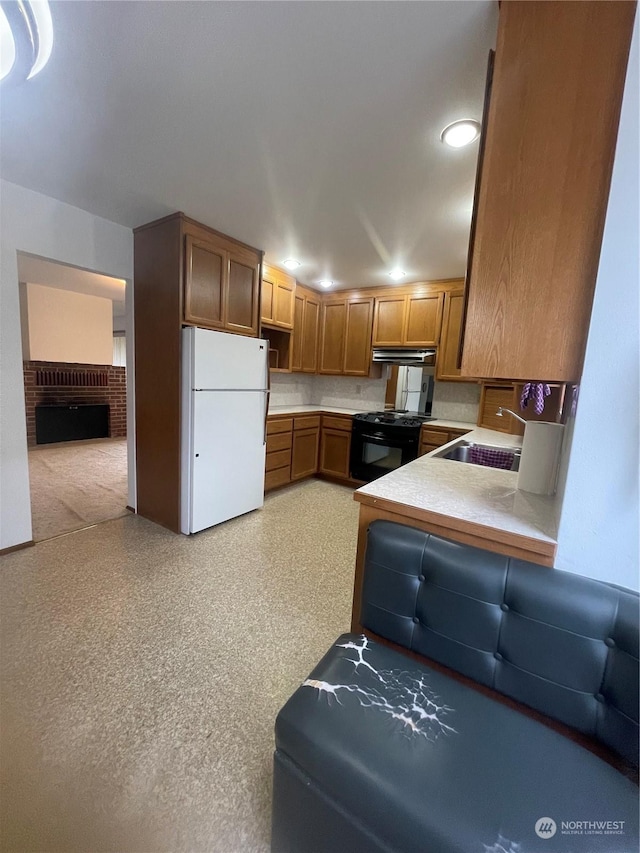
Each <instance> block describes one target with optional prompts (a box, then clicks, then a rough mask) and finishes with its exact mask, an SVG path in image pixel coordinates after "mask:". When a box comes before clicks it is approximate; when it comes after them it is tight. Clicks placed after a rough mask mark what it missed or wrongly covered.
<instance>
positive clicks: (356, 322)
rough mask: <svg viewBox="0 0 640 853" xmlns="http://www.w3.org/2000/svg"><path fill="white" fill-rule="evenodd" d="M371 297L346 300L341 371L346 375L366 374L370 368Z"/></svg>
mask: <svg viewBox="0 0 640 853" xmlns="http://www.w3.org/2000/svg"><path fill="white" fill-rule="evenodd" d="M372 321H373V299H349V300H347V308H346V317H345V324H346V328H345V342H344V360H343V365H342V372H343V373H344V374H345V375H346V376H368V375H369V372H370V370H371V331H372Z"/></svg>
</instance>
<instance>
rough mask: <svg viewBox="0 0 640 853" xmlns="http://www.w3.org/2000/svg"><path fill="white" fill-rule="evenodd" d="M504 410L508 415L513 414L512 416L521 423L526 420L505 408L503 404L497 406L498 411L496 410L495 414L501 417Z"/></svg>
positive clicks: (524, 422)
mask: <svg viewBox="0 0 640 853" xmlns="http://www.w3.org/2000/svg"><path fill="white" fill-rule="evenodd" d="M505 412H506V413H507V414H509V415H513V417H514V418H517V419H518V420H519V421H520V422H521V423H523V424H526V421H525V419H524V418H521V417H520V415H516V413H515V412H512V411H511V409H505V408H504V407H503V406H498V411H497V412H496V415H497V416H498V417H499V418H501V417H502V416H503V415H504V413H505Z"/></svg>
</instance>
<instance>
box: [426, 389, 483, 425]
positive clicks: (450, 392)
mask: <svg viewBox="0 0 640 853" xmlns="http://www.w3.org/2000/svg"><path fill="white" fill-rule="evenodd" d="M479 404H480V386H479V385H478V384H476V383H475V382H436V384H435V388H434V391H433V408H432V414H433V416H434V417H436V418H442V419H443V420H447V421H464V422H465V423H473V424H475V423H476V421H477V420H478V405H479Z"/></svg>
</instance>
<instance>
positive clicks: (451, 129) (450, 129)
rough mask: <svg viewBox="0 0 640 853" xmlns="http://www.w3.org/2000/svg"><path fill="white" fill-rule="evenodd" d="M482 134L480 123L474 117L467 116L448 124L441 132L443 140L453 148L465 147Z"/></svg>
mask: <svg viewBox="0 0 640 853" xmlns="http://www.w3.org/2000/svg"><path fill="white" fill-rule="evenodd" d="M479 136H480V124H479V123H478V122H477V121H475V120H474V119H470V118H465V119H461V120H460V121H454V122H453V123H452V124H448V125H447V126H446V127H445V129H444V130H443V131H442V133H441V134H440V139H441V140H442V142H446V144H447V145H450V146H451V148H463V147H464V146H465V145H470V144H471V143H472V142H475V140H476V139H477V138H478V137H479Z"/></svg>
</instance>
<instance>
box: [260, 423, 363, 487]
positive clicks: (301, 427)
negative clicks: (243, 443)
mask: <svg viewBox="0 0 640 853" xmlns="http://www.w3.org/2000/svg"><path fill="white" fill-rule="evenodd" d="M351 424H352V418H351V416H350V415H329V414H327V415H321V414H309V415H307V414H304V415H297V416H294V417H289V418H285V417H279V416H275V417H270V418H269V419H268V420H267V455H266V461H265V471H266V473H265V480H264V490H265V492H268V491H269V490H270V489H276V488H278V487H279V486H286V485H287V484H288V483H292V482H297V481H298V480H302V479H304V478H305V477H313V476H314V475H315V474H323V475H325V476H327V477H332V478H335V479H338V480H345V481H347V480H350V470H349V467H350V466H349V457H350V453H351Z"/></svg>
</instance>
